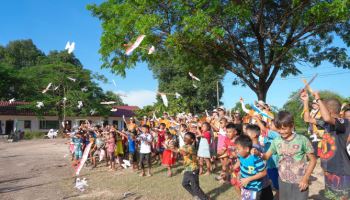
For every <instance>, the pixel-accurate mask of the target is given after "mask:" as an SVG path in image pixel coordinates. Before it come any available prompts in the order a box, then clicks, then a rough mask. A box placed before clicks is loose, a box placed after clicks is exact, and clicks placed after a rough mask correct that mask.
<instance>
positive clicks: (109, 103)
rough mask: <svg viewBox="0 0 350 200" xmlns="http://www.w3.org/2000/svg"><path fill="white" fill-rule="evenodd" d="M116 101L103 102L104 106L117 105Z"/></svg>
mask: <svg viewBox="0 0 350 200" xmlns="http://www.w3.org/2000/svg"><path fill="white" fill-rule="evenodd" d="M115 103H116V102H115V101H103V102H101V104H102V105H111V104H115Z"/></svg>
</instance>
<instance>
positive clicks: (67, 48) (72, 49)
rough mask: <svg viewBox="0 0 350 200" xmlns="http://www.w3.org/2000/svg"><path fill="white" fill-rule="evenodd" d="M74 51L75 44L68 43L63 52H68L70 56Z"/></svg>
mask: <svg viewBox="0 0 350 200" xmlns="http://www.w3.org/2000/svg"><path fill="white" fill-rule="evenodd" d="M74 49H75V42H72V43H70V42H69V41H68V42H67V44H66V48H65V50H68V53H69V54H71V53H72V52H73V51H74Z"/></svg>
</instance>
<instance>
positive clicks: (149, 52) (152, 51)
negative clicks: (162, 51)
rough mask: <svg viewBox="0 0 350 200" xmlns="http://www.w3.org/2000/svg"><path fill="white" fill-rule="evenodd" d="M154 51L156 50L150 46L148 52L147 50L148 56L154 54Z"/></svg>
mask: <svg viewBox="0 0 350 200" xmlns="http://www.w3.org/2000/svg"><path fill="white" fill-rule="evenodd" d="M155 50H156V48H155V47H154V46H153V45H152V46H151V48H149V50H148V55H150V54H152V53H154V51H155Z"/></svg>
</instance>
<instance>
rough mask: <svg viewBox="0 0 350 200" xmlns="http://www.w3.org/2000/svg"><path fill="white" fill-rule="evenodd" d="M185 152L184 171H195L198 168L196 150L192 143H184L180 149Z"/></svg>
mask: <svg viewBox="0 0 350 200" xmlns="http://www.w3.org/2000/svg"><path fill="white" fill-rule="evenodd" d="M180 150H181V151H183V152H185V155H184V167H185V169H184V171H191V172H192V171H195V170H197V169H198V161H197V152H196V149H195V147H194V145H184V146H182V147H181V149H180Z"/></svg>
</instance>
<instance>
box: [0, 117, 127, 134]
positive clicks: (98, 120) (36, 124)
mask: <svg viewBox="0 0 350 200" xmlns="http://www.w3.org/2000/svg"><path fill="white" fill-rule="evenodd" d="M9 120H11V121H14V122H15V123H16V121H17V129H21V130H25V131H31V132H37V131H40V132H47V131H48V130H45V129H40V120H57V121H58V117H57V116H45V117H43V118H40V119H39V118H38V117H36V116H14V115H0V121H1V124H0V126H1V128H2V131H3V134H4V132H5V130H6V127H5V126H6V121H9ZM26 120H29V121H31V128H30V129H24V121H26ZM66 120H70V121H72V126H74V125H79V121H80V120H90V121H92V123H93V124H100V125H102V123H103V121H104V120H106V119H105V118H103V117H66ZM107 120H108V124H112V123H113V121H114V120H116V121H118V128H119V129H122V128H123V127H124V126H123V125H124V123H123V118H122V117H108V119H107Z"/></svg>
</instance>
